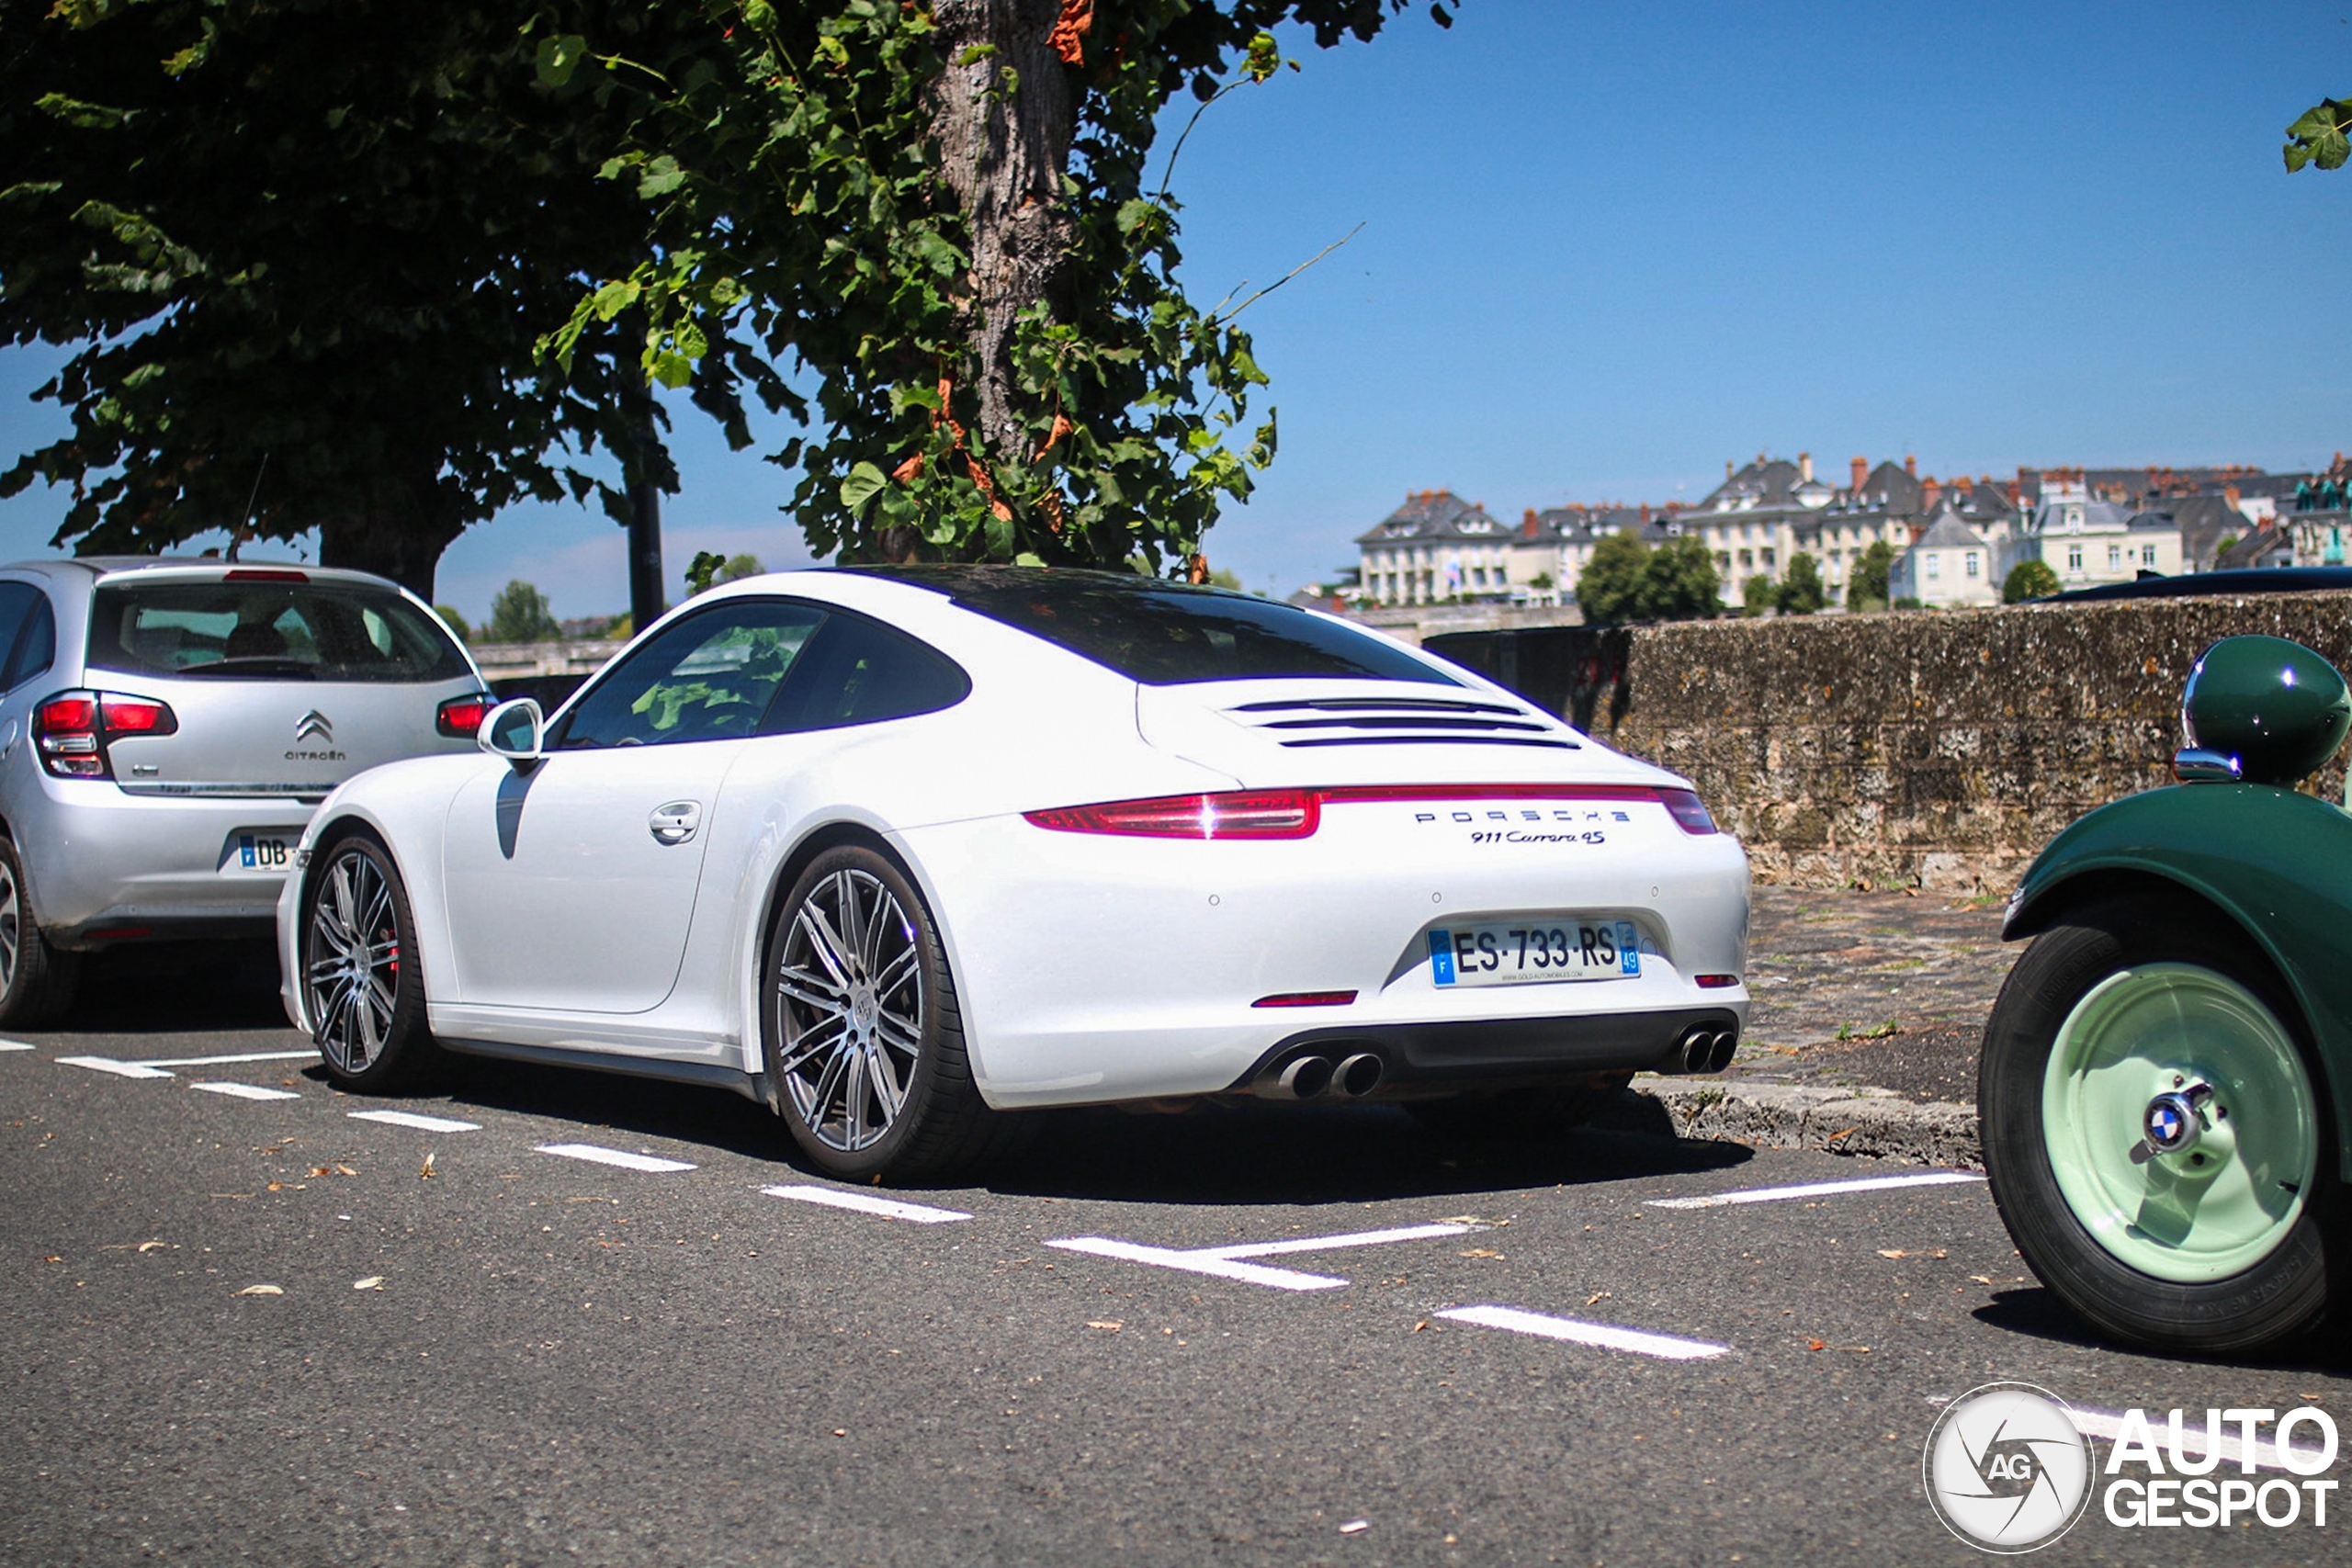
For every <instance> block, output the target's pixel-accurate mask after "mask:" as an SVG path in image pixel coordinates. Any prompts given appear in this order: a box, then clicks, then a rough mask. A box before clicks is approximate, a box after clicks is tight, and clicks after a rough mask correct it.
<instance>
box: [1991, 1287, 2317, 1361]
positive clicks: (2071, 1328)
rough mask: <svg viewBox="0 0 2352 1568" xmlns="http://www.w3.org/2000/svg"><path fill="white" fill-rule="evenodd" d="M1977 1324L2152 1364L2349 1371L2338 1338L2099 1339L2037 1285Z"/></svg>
mask: <svg viewBox="0 0 2352 1568" xmlns="http://www.w3.org/2000/svg"><path fill="white" fill-rule="evenodd" d="M1971 1315H1973V1317H1974V1318H1975V1319H1976V1321H1977V1322H1979V1323H1982V1324H1984V1325H1985V1326H1987V1327H1989V1328H1997V1329H2000V1330H2002V1331H2004V1332H2005V1333H2009V1334H2019V1335H2023V1336H2025V1337H2028V1338H2030V1339H2046V1340H2050V1341H2052V1342H2054V1343H2056V1344H2060V1345H2073V1346H2075V1347H2078V1348H2082V1349H2086V1350H2108V1351H2114V1352H2119V1353H2120V1354H2123V1355H2127V1356H2129V1355H2140V1356H2145V1357H2147V1358H2148V1359H2151V1360H2153V1361H2157V1362H2160V1363H2161V1362H2164V1361H2167V1360H2188V1361H2198V1362H2201V1363H2202V1364H2204V1365H2206V1366H2211V1367H2234V1368H2238V1369H2241V1370H2243V1371H2260V1372H2318V1373H2322V1374H2324V1375H2326V1376H2331V1377H2342V1376H2344V1375H2345V1374H2346V1373H2347V1372H2352V1348H2346V1346H2344V1344H2343V1343H2342V1342H2341V1341H2340V1340H2337V1341H2335V1342H2326V1341H2319V1342H2315V1343H2314V1345H2312V1346H2306V1347H2305V1348H2304V1350H2303V1353H2302V1354H2301V1355H2285V1356H2275V1357H2273V1356H2255V1357H2246V1356H2177V1357H2176V1356H2171V1355H2169V1354H2167V1353H2165V1352H2161V1351H2154V1350H2135V1349H2133V1348H2131V1347H2130V1346H2126V1345H2120V1344H2118V1343H2117V1342H2115V1341H2114V1340H2111V1339H2107V1338H2103V1337H2100V1336H2099V1335H2098V1333H2097V1332H2096V1331H2095V1330H2093V1329H2092V1328H2091V1327H2090V1326H2089V1325H2087V1324H2086V1323H2084V1322H2083V1320H2082V1319H2081V1318H2078V1317H2076V1316H2075V1314H2073V1313H2071V1312H2069V1311H2067V1310H2066V1307H2065V1306H2064V1303H2061V1302H2060V1301H2059V1300H2058V1298H2057V1297H2056V1296H2055V1295H2053V1294H2052V1293H2051V1292H2048V1291H2046V1290H2043V1289H2041V1288H2040V1287H2038V1286H2037V1287H2036V1288H2034V1289H2032V1290H2029V1291H2002V1292H1998V1293H1996V1295H1995V1296H1994V1297H1993V1299H1992V1301H1991V1302H1990V1303H1987V1304H1985V1305H1984V1306H1981V1307H1978V1308H1977V1309H1976V1311H1975V1312H1974V1313H1973V1314H1971Z"/></svg>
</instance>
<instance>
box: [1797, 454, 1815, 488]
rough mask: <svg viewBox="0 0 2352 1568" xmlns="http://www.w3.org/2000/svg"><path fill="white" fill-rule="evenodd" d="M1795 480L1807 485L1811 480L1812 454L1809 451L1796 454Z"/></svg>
mask: <svg viewBox="0 0 2352 1568" xmlns="http://www.w3.org/2000/svg"><path fill="white" fill-rule="evenodd" d="M1797 482H1798V483H1799V484H1808V485H1809V484H1811V483H1812V482H1813V454H1812V453H1810V452H1800V453H1798V454H1797Z"/></svg>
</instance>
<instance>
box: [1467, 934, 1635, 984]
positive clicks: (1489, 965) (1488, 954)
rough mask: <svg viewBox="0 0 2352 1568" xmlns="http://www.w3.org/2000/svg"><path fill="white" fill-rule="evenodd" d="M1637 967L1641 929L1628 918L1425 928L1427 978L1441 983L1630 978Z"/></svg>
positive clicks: (1504, 982) (1530, 982)
mask: <svg viewBox="0 0 2352 1568" xmlns="http://www.w3.org/2000/svg"><path fill="white" fill-rule="evenodd" d="M1641 972H1642V939H1641V933H1640V932H1639V931H1635V930H1634V923H1633V922H1632V921H1631V920H1579V919H1528V920H1503V921H1498V922H1497V923H1494V924H1491V925H1475V926H1453V927H1451V928H1449V929H1447V930H1443V931H1431V932H1430V978H1431V979H1432V980H1434V981H1435V982H1436V983H1437V984H1438V985H1440V986H1520V985H1529V984H1532V983H1534V982H1537V981H1543V980H1629V979H1632V978H1634V976H1638V975H1640V974H1641Z"/></svg>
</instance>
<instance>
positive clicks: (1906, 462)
mask: <svg viewBox="0 0 2352 1568" xmlns="http://www.w3.org/2000/svg"><path fill="white" fill-rule="evenodd" d="M1903 471H1904V472H1905V473H1906V474H1909V475H1910V476H1911V477H1912V478H1913V479H1917V478H1918V477H1919V459H1918V458H1917V457H1913V456H1911V454H1910V453H1908V452H1905V454H1903Z"/></svg>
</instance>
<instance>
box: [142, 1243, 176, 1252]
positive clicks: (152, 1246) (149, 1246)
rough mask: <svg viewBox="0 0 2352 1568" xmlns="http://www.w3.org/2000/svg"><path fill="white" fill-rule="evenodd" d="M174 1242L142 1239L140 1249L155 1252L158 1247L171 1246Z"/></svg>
mask: <svg viewBox="0 0 2352 1568" xmlns="http://www.w3.org/2000/svg"><path fill="white" fill-rule="evenodd" d="M171 1245H172V1244H171V1243H170V1242H168V1241H142V1242H141V1243H140V1244H139V1250H140V1251H141V1252H153V1251H154V1250H155V1249H156V1248H158V1247H169V1246H171Z"/></svg>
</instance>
